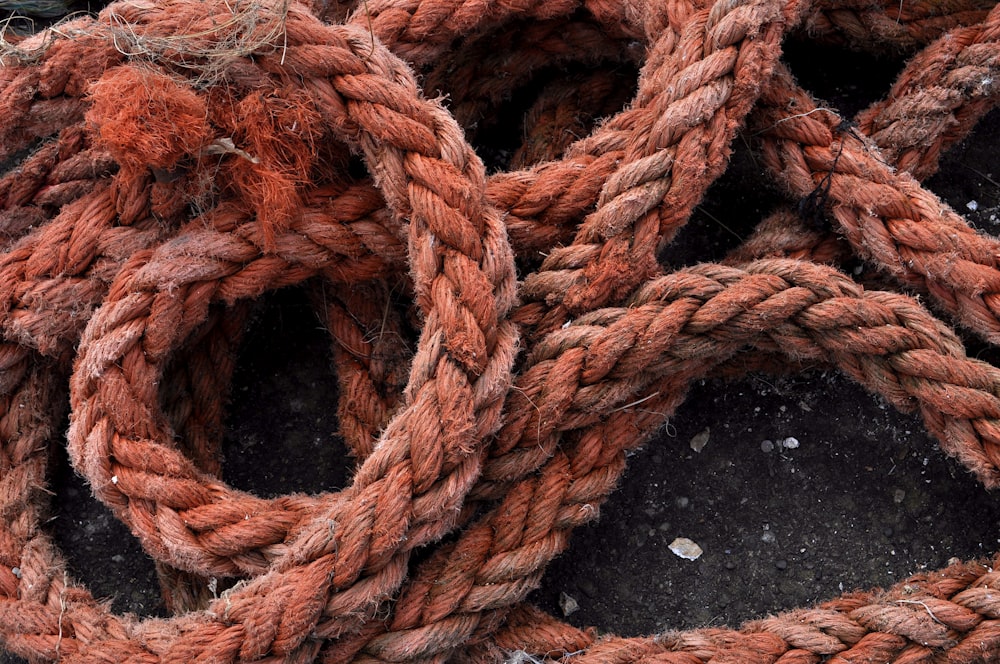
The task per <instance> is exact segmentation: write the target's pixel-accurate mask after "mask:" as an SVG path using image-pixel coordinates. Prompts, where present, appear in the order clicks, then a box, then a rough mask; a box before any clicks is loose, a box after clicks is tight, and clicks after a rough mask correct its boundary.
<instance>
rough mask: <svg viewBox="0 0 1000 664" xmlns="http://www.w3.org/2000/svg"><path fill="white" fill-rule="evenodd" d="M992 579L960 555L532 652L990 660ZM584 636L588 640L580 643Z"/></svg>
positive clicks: (995, 640)
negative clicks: (849, 584)
mask: <svg viewBox="0 0 1000 664" xmlns="http://www.w3.org/2000/svg"><path fill="white" fill-rule="evenodd" d="M994 564H995V563H994ZM998 583H1000V579H998V578H997V573H996V572H995V571H994V570H993V568H992V567H991V566H987V565H984V564H981V563H958V564H955V565H952V566H950V567H948V568H947V569H944V570H941V571H938V572H930V573H924V574H917V575H915V576H913V577H910V578H909V579H906V580H904V581H902V582H900V583H898V584H896V585H894V586H893V587H892V588H890V589H889V590H888V591H876V592H857V593H850V594H847V595H844V596H842V597H840V598H837V599H835V600H832V601H829V602H824V603H822V604H820V605H818V606H817V607H815V608H812V609H799V610H795V611H790V612H788V613H785V614H782V615H780V616H776V617H772V618H767V619H764V620H758V621H752V622H749V623H747V624H746V625H744V626H743V628H742V629H740V630H739V631H736V630H727V629H711V628H709V629H697V630H691V631H688V632H667V633H665V634H662V635H658V636H655V637H649V638H638V639H622V638H617V637H604V638H601V639H594V640H591V639H588V635H586V634H585V633H581V632H580V631H579V630H575V629H573V628H568V627H566V628H564V629H562V630H559V629H558V628H557V627H555V626H553V625H549V626H547V627H548V633H549V634H551V640H550V641H548V642H547V643H540V644H538V645H536V646H535V647H536V648H537V650H535V652H542V651H543V650H544V649H545V648H546V647H547V646H548V645H551V644H552V643H559V642H561V643H565V644H567V645H569V646H570V647H576V650H572V651H571V650H568V649H563V650H561V651H560V652H553V653H552V655H553V659H555V660H557V661H560V662H566V663H567V664H568V663H569V662H587V663H588V664H589V663H590V662H600V663H601V664H606V663H608V662H621V663H622V664H624V663H626V662H629V663H633V662H648V663H650V664H651V663H652V662H664V661H667V662H685V663H689V664H701V663H703V662H720V661H724V662H728V661H732V662H751V661H752V662H758V661H763V662H815V661H829V662H835V663H836V664H848V663H850V662H868V661H877V662H886V663H893V664H903V663H904V662H913V661H941V662H954V663H956V664H957V663H963V664H966V663H971V662H989V661H994V660H995V658H996V657H997V656H998V655H1000V622H998V617H1000V605H998V604H997V592H996V587H997V584H998ZM514 627H515V629H514V630H512V631H513V634H511V635H509V636H508V635H504V636H502V637H501V642H506V643H511V640H510V637H515V638H516V637H518V636H521V634H519V633H518V631H517V627H518V626H517V625H515V626H514ZM588 641H590V642H589V643H588ZM581 642H582V643H584V644H586V646H588V647H586V648H582V647H578V646H579V644H581ZM522 643H523V641H522ZM489 645H490V646H492V644H489ZM507 652H509V650H508V651H507ZM507 652H504V651H503V650H501V649H499V648H497V647H496V646H492V647H486V648H480V649H477V651H476V652H475V655H476V656H475V658H474V659H471V660H468V661H475V662H489V661H505V660H506V659H507ZM560 655H562V656H561V657H560Z"/></svg>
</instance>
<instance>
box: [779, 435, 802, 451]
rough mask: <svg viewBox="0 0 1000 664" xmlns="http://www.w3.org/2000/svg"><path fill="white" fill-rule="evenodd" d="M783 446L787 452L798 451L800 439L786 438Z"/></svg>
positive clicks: (782, 443)
mask: <svg viewBox="0 0 1000 664" xmlns="http://www.w3.org/2000/svg"><path fill="white" fill-rule="evenodd" d="M781 446H782V447H784V448H785V449H786V450H795V449H798V447H799V439H798V438H792V437H791V436H789V437H788V438H785V439H784V440H783V441H781Z"/></svg>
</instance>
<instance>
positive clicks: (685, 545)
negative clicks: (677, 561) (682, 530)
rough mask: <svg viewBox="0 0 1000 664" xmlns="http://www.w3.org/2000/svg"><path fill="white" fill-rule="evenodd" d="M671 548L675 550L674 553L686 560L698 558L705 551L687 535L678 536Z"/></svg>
mask: <svg viewBox="0 0 1000 664" xmlns="http://www.w3.org/2000/svg"><path fill="white" fill-rule="evenodd" d="M670 550H671V551H673V552H674V555H676V556H678V557H680V558H683V559H684V560H698V558H700V557H701V554H703V553H704V551H702V550H701V547H700V546H698V545H697V544H695V543H694V542H692V541H691V540H689V539H688V538H686V537H678V538H677V539H675V540H674V541H673V542H671V543H670Z"/></svg>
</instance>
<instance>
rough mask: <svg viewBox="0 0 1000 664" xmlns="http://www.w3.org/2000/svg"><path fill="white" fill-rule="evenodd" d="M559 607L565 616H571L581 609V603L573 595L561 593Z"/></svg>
mask: <svg viewBox="0 0 1000 664" xmlns="http://www.w3.org/2000/svg"><path fill="white" fill-rule="evenodd" d="M559 608H560V609H562V614H563V616H567V617H568V616H570V615H572V614H574V613H576V612H577V611H579V610H580V604H579V602H577V601H576V600H575V599H573V597H572V596H571V595H567V594H566V593H559Z"/></svg>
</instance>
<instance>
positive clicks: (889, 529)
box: [882, 526, 893, 537]
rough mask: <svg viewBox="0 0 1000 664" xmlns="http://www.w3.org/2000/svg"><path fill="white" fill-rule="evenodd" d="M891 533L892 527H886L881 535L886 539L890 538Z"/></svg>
mask: <svg viewBox="0 0 1000 664" xmlns="http://www.w3.org/2000/svg"><path fill="white" fill-rule="evenodd" d="M892 533H893V530H892V526H886V527H885V528H883V529H882V534H883V535H884V536H886V537H892Z"/></svg>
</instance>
